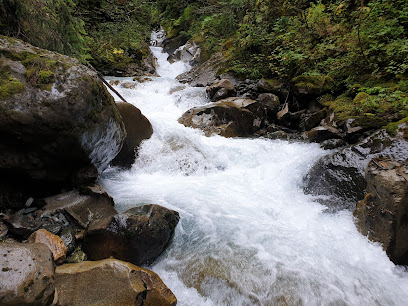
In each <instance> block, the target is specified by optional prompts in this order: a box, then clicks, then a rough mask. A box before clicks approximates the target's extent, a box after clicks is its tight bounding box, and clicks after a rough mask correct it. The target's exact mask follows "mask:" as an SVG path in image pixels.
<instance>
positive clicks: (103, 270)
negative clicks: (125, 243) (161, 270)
mask: <svg viewBox="0 0 408 306" xmlns="http://www.w3.org/2000/svg"><path fill="white" fill-rule="evenodd" d="M55 287H56V292H57V295H58V301H57V305H73V306H74V305H138V306H141V305H145V306H148V305H150V306H175V305H176V304H177V299H176V297H175V296H174V294H173V293H172V292H171V291H170V289H169V288H167V286H166V285H165V284H164V283H163V281H162V280H161V279H160V277H159V276H158V275H157V274H156V273H154V272H152V271H149V270H147V269H143V268H140V267H137V266H135V265H132V264H130V263H127V262H124V261H120V260H116V259H105V260H101V261H85V262H82V263H75V264H65V265H62V266H59V267H57V269H56V275H55Z"/></svg>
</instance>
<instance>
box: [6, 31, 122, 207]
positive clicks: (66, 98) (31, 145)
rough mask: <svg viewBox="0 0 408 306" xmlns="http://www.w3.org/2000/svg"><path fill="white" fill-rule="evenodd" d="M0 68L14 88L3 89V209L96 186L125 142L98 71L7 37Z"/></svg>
mask: <svg viewBox="0 0 408 306" xmlns="http://www.w3.org/2000/svg"><path fill="white" fill-rule="evenodd" d="M0 71H1V75H2V81H1V83H2V87H3V85H4V86H8V87H10V88H9V89H10V90H7V91H3V90H2V91H0V101H1V103H0V134H1V139H2V140H1V143H0V190H1V189H4V190H5V193H2V196H1V197H0V209H3V210H4V209H5V208H13V209H18V208H22V207H24V204H25V203H26V201H27V199H28V198H30V197H34V198H35V197H37V198H38V197H43V196H47V195H50V194H53V193H55V192H59V191H60V189H61V188H70V187H73V186H77V185H81V184H84V183H93V182H94V181H95V180H96V178H97V175H98V171H99V172H100V171H102V170H103V169H104V168H105V167H106V166H107V165H108V164H109V162H110V161H111V160H112V159H113V158H114V157H115V155H116V154H117V153H118V152H119V150H120V148H121V146H122V142H123V139H124V137H125V132H124V126H123V123H122V121H121V117H120V114H119V111H118V110H117V107H116V105H115V103H114V101H113V98H112V96H111V95H110V94H109V92H108V91H107V90H106V88H105V86H104V85H103V83H102V82H101V81H100V80H99V79H98V77H97V75H96V73H95V72H93V71H92V70H90V69H89V68H87V67H85V66H83V65H81V64H80V63H79V62H78V61H77V60H76V59H73V58H70V57H67V56H63V55H61V54H58V53H54V52H50V51H46V50H42V49H39V48H36V47H33V46H31V45H29V44H26V43H23V42H21V41H19V40H16V39H12V38H6V37H4V36H1V37H0ZM3 76H6V77H7V80H3ZM4 82H5V83H4ZM3 83H4V84H3ZM11 89H13V90H11ZM92 169H94V171H92ZM96 170H98V171H96ZM90 173H92V175H89V174H90ZM2 186H3V187H2ZM4 186H5V187H4Z"/></svg>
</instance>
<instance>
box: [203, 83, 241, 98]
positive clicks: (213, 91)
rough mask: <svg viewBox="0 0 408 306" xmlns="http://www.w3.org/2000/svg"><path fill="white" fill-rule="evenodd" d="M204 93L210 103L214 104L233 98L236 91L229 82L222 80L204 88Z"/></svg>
mask: <svg viewBox="0 0 408 306" xmlns="http://www.w3.org/2000/svg"><path fill="white" fill-rule="evenodd" d="M206 92H207V95H208V97H209V98H210V100H211V101H213V102H215V101H218V100H221V99H224V98H228V97H235V96H236V94H237V91H236V89H235V86H234V84H232V82H231V81H230V80H227V79H222V80H220V81H219V82H217V83H215V84H213V85H211V86H209V87H207V88H206Z"/></svg>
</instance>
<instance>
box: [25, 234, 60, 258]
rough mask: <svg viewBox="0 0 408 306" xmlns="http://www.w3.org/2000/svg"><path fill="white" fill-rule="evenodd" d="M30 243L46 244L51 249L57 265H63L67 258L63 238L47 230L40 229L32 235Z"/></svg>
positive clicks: (29, 238)
mask: <svg viewBox="0 0 408 306" xmlns="http://www.w3.org/2000/svg"><path fill="white" fill-rule="evenodd" d="M28 242H31V243H42V244H45V245H46V246H47V247H48V248H49V249H50V251H51V253H52V257H53V259H54V261H55V263H56V264H61V263H63V262H64V260H65V258H66V256H67V247H66V246H65V244H64V242H63V241H62V240H61V238H60V237H58V236H57V235H54V234H52V233H50V232H48V231H47V230H45V229H40V230H38V231H36V232H34V233H33V234H31V236H30V237H28Z"/></svg>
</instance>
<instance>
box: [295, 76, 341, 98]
mask: <svg viewBox="0 0 408 306" xmlns="http://www.w3.org/2000/svg"><path fill="white" fill-rule="evenodd" d="M292 82H293V83H294V84H295V87H296V88H298V89H301V88H304V89H306V90H307V91H308V92H310V93H313V94H317V93H323V92H330V91H332V90H333V89H334V88H333V85H334V80H333V79H332V78H331V77H329V76H327V75H300V76H298V77H296V78H294V79H293V80H292Z"/></svg>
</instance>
